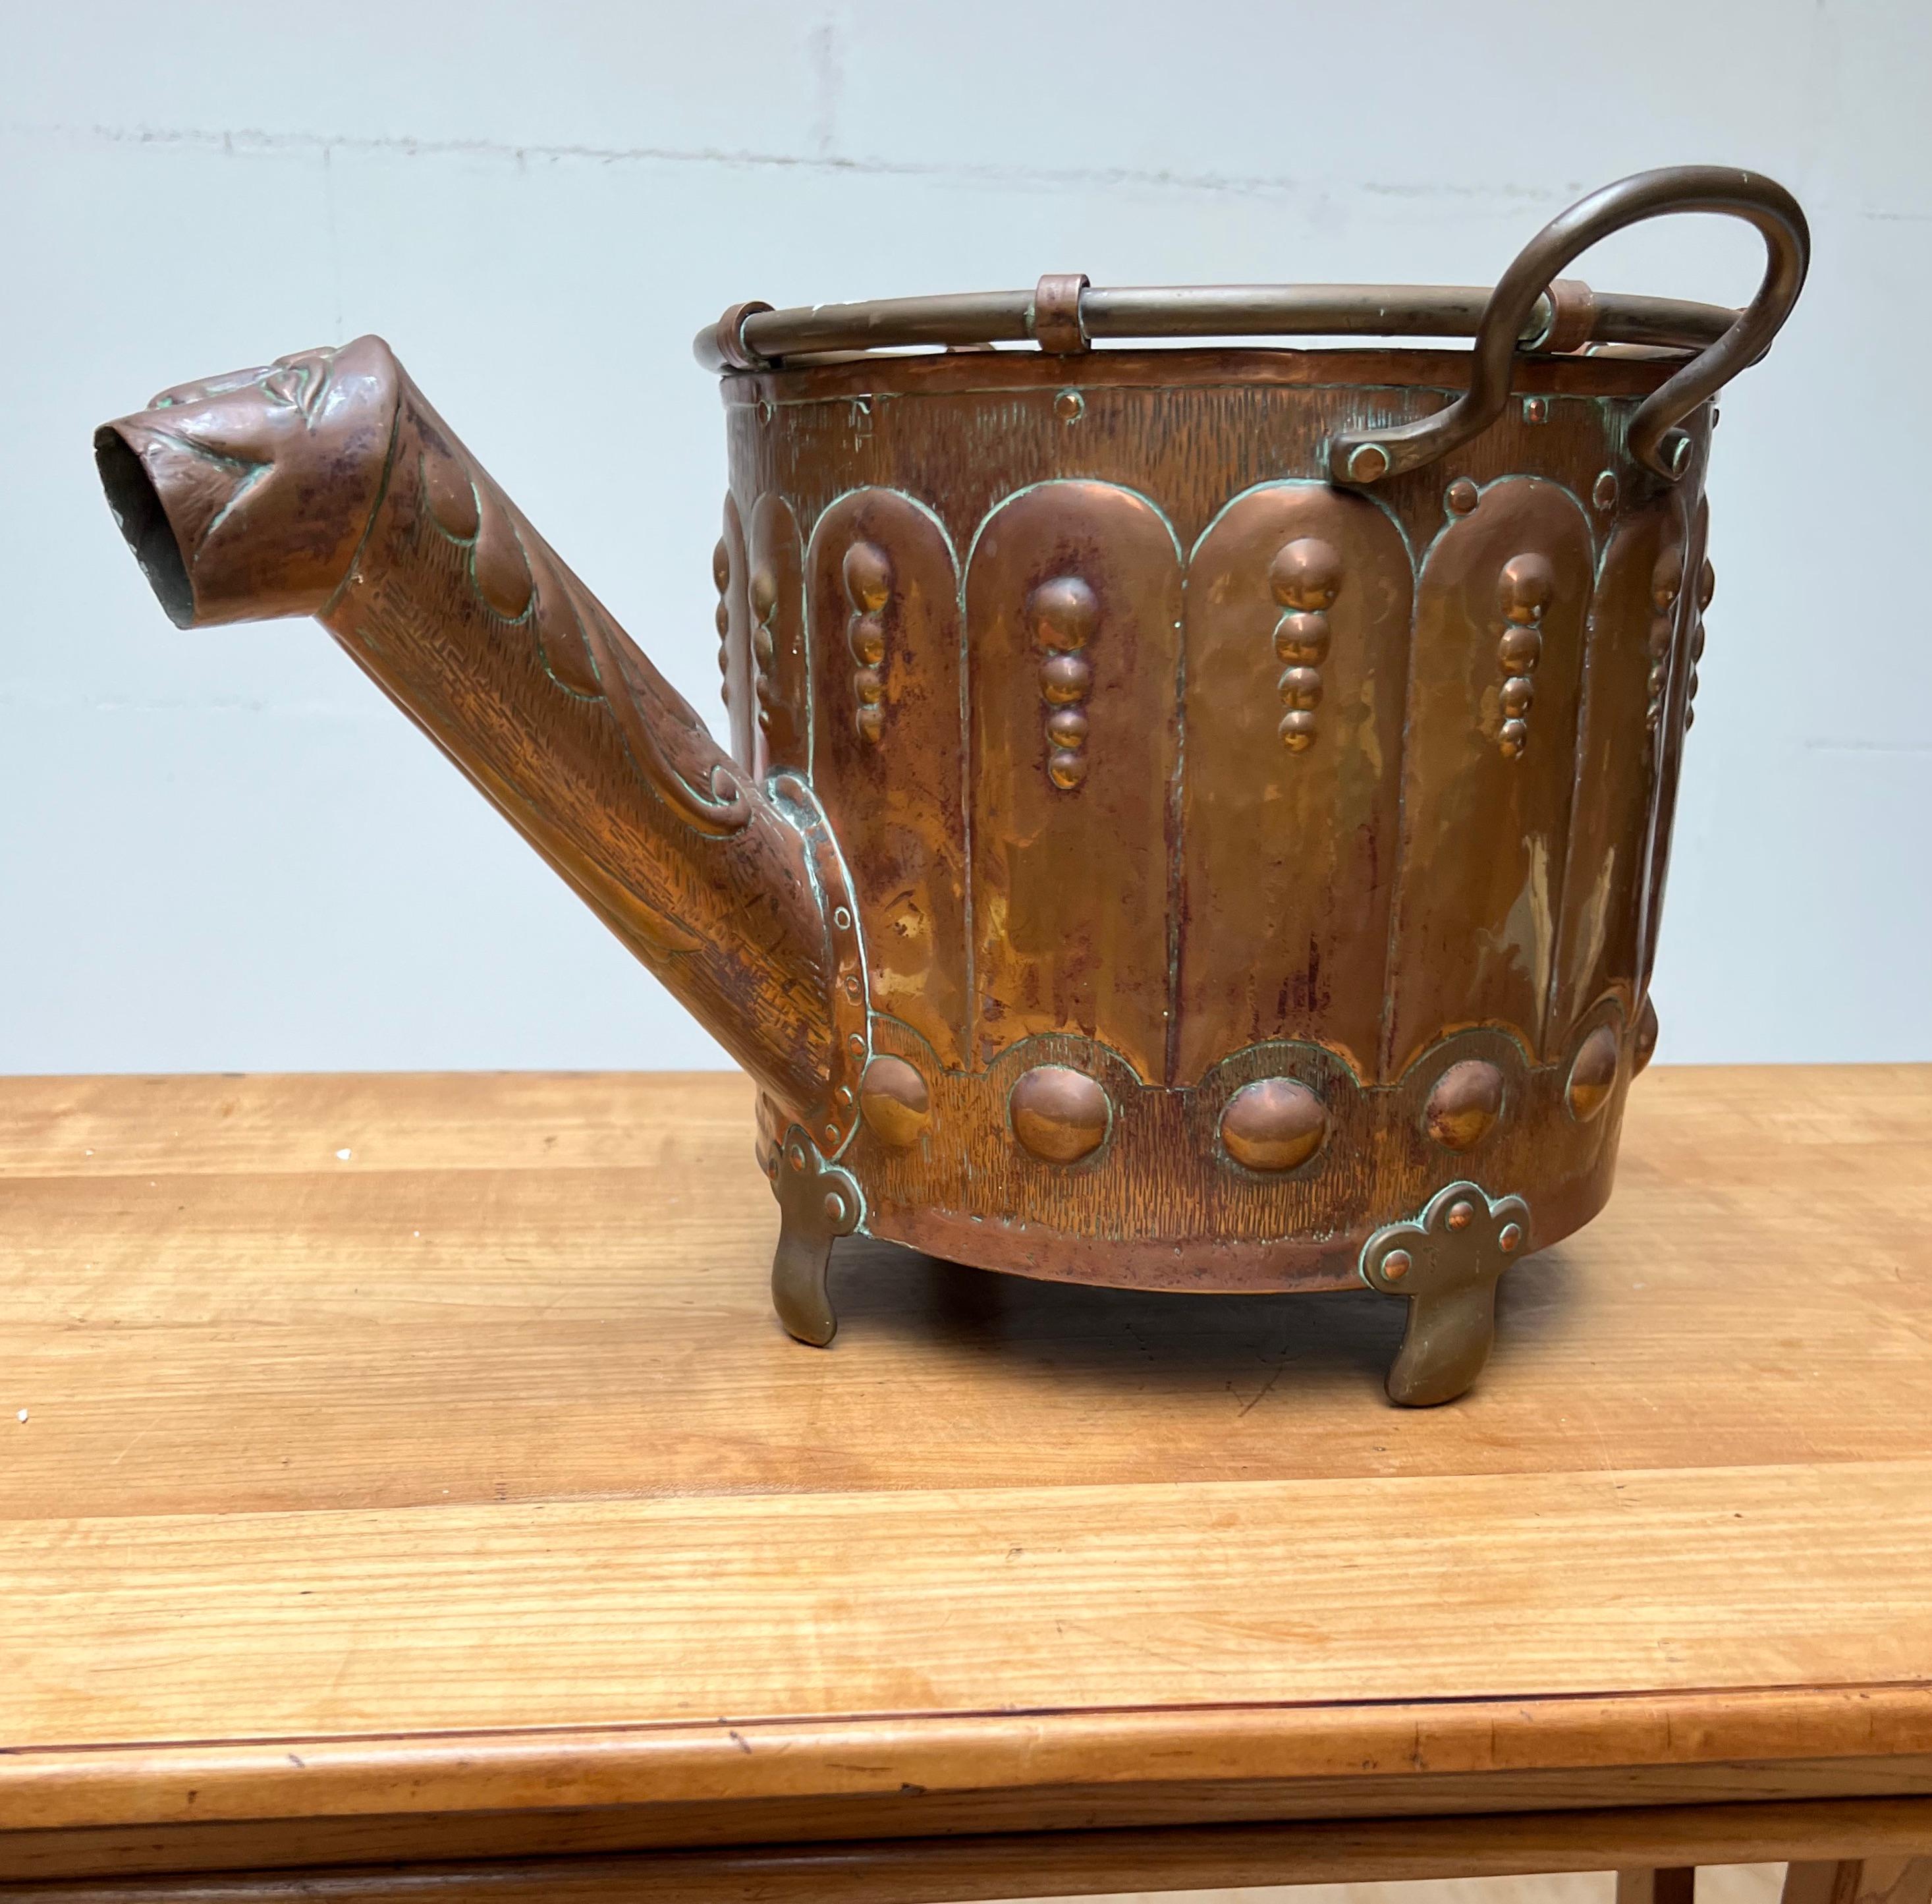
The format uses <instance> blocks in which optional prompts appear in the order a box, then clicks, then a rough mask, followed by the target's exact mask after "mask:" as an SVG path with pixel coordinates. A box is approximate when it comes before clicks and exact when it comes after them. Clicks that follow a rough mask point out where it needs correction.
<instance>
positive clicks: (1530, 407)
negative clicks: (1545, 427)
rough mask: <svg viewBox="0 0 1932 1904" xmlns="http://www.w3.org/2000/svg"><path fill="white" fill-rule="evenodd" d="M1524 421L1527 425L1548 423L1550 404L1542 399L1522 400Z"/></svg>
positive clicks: (1530, 398) (1529, 398)
mask: <svg viewBox="0 0 1932 1904" xmlns="http://www.w3.org/2000/svg"><path fill="white" fill-rule="evenodd" d="M1549 420H1550V404H1549V403H1548V401H1547V399H1545V398H1542V397H1526V398H1523V421H1524V422H1526V423H1547V422H1549Z"/></svg>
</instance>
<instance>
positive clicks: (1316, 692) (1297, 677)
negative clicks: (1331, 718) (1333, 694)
mask: <svg viewBox="0 0 1932 1904" xmlns="http://www.w3.org/2000/svg"><path fill="white" fill-rule="evenodd" d="M1276 685H1277V689H1278V691H1279V692H1280V695H1281V698H1282V699H1283V701H1284V702H1285V703H1286V704H1287V705H1288V706H1289V707H1320V706H1321V704H1322V671H1321V669H1320V668H1289V669H1288V670H1287V671H1286V672H1285V673H1284V674H1283V676H1282V677H1281V679H1280V681H1279V682H1278V683H1277V684H1276Z"/></svg>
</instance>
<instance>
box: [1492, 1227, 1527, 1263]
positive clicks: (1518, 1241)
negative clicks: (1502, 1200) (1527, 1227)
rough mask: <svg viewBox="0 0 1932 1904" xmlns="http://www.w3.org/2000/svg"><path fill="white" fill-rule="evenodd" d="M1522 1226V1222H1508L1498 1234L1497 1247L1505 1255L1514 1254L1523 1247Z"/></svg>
mask: <svg viewBox="0 0 1932 1904" xmlns="http://www.w3.org/2000/svg"><path fill="white" fill-rule="evenodd" d="M1522 1244H1523V1227H1522V1225H1521V1224H1514V1223H1506V1224H1504V1225H1503V1227H1502V1229H1501V1230H1499V1232H1498V1233H1497V1235H1496V1248H1498V1249H1499V1250H1501V1251H1502V1253H1503V1254H1504V1255H1505V1256H1510V1255H1513V1254H1514V1253H1515V1252H1516V1251H1517V1250H1518V1249H1519V1248H1521V1247H1522Z"/></svg>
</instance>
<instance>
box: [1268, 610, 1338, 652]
mask: <svg viewBox="0 0 1932 1904" xmlns="http://www.w3.org/2000/svg"><path fill="white" fill-rule="evenodd" d="M1328 639H1329V636H1328V617H1327V616H1326V615H1325V614H1323V613H1322V611H1321V610H1320V609H1319V608H1316V609H1312V610H1310V609H1295V608H1291V609H1290V610H1289V611H1288V613H1287V614H1285V615H1283V617H1282V618H1281V619H1280V620H1279V621H1278V622H1277V623H1275V625H1274V651H1275V653H1277V654H1278V655H1280V656H1281V658H1282V659H1283V660H1284V661H1295V662H1319V661H1322V660H1325V659H1327V657H1328Z"/></svg>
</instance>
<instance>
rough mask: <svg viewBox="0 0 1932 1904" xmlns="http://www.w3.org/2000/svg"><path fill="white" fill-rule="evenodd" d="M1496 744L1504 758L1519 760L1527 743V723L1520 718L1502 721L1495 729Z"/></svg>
mask: <svg viewBox="0 0 1932 1904" xmlns="http://www.w3.org/2000/svg"><path fill="white" fill-rule="evenodd" d="M1496 745H1497V746H1499V747H1500V748H1501V749H1502V753H1503V758H1505V760H1519V759H1520V758H1522V756H1523V750H1524V749H1526V747H1527V746H1529V722H1527V721H1526V720H1523V719H1514V720H1507V721H1505V722H1503V724H1502V726H1501V727H1499V728H1497V729H1496Z"/></svg>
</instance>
